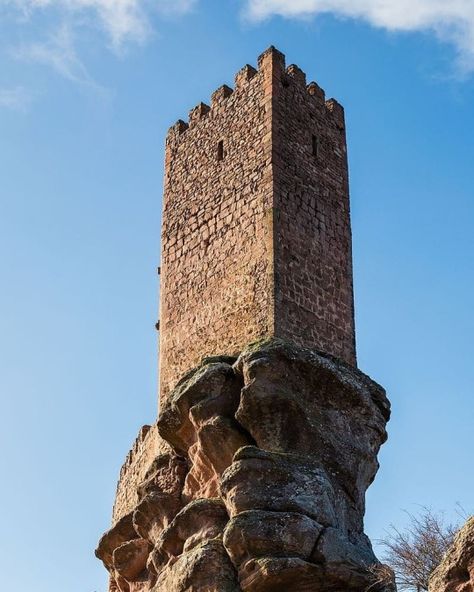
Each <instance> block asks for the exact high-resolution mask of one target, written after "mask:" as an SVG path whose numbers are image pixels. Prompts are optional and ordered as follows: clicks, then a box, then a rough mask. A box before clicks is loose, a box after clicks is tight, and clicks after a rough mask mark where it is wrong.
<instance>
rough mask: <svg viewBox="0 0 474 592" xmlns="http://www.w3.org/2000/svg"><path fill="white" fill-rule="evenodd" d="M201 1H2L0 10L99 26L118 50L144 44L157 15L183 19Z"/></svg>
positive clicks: (29, 16)
mask: <svg viewBox="0 0 474 592" xmlns="http://www.w3.org/2000/svg"><path fill="white" fill-rule="evenodd" d="M196 2H197V0H154V1H150V0H0V8H1V7H2V6H3V7H6V8H9V9H10V10H16V11H17V12H18V13H19V14H21V15H22V16H23V17H26V18H33V17H34V16H35V14H39V13H41V12H42V13H45V12H47V11H49V12H51V13H59V14H61V15H62V16H63V17H64V18H65V19H67V21H68V23H69V24H73V25H74V24H78V25H80V26H82V25H84V23H87V24H89V25H92V26H95V27H97V26H99V27H100V28H102V29H103V30H104V31H105V32H106V34H107V35H108V37H109V40H110V43H111V45H112V46H113V47H114V48H115V49H118V48H120V47H121V46H122V44H123V43H125V42H127V41H134V42H139V43H141V42H144V41H145V40H146V39H147V38H148V36H149V35H150V33H151V30H152V26H151V15H152V13H153V12H154V11H156V12H159V13H162V14H166V15H173V14H177V15H181V14H184V13H186V12H188V11H190V10H191V9H192V8H193V6H194V5H195V4H196Z"/></svg>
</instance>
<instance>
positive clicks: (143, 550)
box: [113, 539, 151, 581]
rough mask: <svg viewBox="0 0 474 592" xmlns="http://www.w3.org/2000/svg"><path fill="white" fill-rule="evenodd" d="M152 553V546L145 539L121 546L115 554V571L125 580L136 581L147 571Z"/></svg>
mask: <svg viewBox="0 0 474 592" xmlns="http://www.w3.org/2000/svg"><path fill="white" fill-rule="evenodd" d="M150 551H151V548H150V544H149V543H148V541H145V540H143V539H135V540H133V541H129V542H128V543H124V544H123V545H120V547H117V549H115V551H114V553H113V564H114V569H115V571H116V572H117V573H118V574H119V575H121V576H122V577H123V578H124V579H125V580H129V581H134V580H136V579H137V578H139V577H140V576H141V575H142V574H143V572H144V571H145V569H146V562H147V559H148V555H149V554H150Z"/></svg>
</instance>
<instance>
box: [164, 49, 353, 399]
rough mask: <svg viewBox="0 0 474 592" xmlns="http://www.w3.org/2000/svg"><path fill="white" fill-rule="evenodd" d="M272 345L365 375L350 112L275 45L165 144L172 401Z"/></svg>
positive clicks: (167, 379)
mask: <svg viewBox="0 0 474 592" xmlns="http://www.w3.org/2000/svg"><path fill="white" fill-rule="evenodd" d="M270 337H277V338H278V337H280V338H284V339H290V340H292V341H294V342H295V343H297V344H299V345H303V346H306V347H311V348H315V349H318V350H321V351H325V352H328V353H330V354H333V355H336V356H338V357H340V358H342V359H343V360H345V361H346V362H348V363H349V364H352V365H355V364H356V354H355V336H354V311H353V293H352V256H351V228H350V216H349V191H348V170H347V154H346V138H345V124H344V112H343V109H342V107H341V106H340V105H339V104H338V103H337V102H336V101H335V100H333V99H331V100H329V101H325V97H324V91H323V90H322V89H321V88H320V87H319V86H318V85H317V84H316V83H314V82H312V83H311V84H309V85H307V84H306V77H305V74H304V73H303V72H302V71H301V70H300V69H299V68H298V67H297V66H289V67H288V68H286V67H285V57H284V55H283V54H281V53H280V52H279V51H277V50H276V49H274V48H273V47H272V48H270V49H268V50H267V51H266V52H264V53H263V54H262V55H261V56H260V57H259V60H258V70H256V69H254V68H253V67H252V66H248V65H247V66H245V67H244V68H243V69H242V70H241V71H240V72H238V73H237V75H236V79H235V88H234V90H232V89H230V88H229V87H227V86H223V87H221V88H219V89H218V90H217V91H216V92H215V93H214V94H213V95H212V101H211V107H208V106H207V105H205V104H203V103H201V104H200V105H198V106H197V107H195V108H194V109H193V110H192V111H191V112H190V116H189V123H184V122H183V121H178V123H177V124H176V125H174V126H173V127H172V128H171V129H170V131H169V133H168V137H167V139H166V165H165V191H164V200H163V228H162V259H161V304H160V395H161V397H162V399H163V400H164V398H166V396H167V393H168V392H169V391H170V389H172V388H173V387H174V385H175V384H176V382H177V380H178V379H179V378H180V377H181V376H182V375H183V374H184V373H185V372H186V371H187V370H189V368H191V367H193V366H195V365H196V364H197V363H198V362H199V360H200V359H201V358H202V357H203V356H209V355H217V354H222V353H227V354H229V355H232V354H235V353H238V352H239V351H241V350H242V349H243V348H244V347H245V345H246V344H248V343H250V342H252V341H255V340H256V339H261V338H270Z"/></svg>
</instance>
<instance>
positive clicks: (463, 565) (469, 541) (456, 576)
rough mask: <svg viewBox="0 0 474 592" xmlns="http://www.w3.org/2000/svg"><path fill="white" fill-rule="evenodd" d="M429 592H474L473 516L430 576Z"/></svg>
mask: <svg viewBox="0 0 474 592" xmlns="http://www.w3.org/2000/svg"><path fill="white" fill-rule="evenodd" d="M429 592H474V516H472V517H471V518H469V520H468V521H467V522H466V524H465V525H464V526H463V528H461V530H460V531H459V532H458V534H457V535H456V537H455V539H454V543H453V544H452V546H451V547H450V548H449V549H448V552H447V553H446V555H445V557H444V559H443V561H442V562H441V564H440V565H439V566H438V567H437V568H436V569H435V571H434V572H433V574H432V575H431V578H430V582H429Z"/></svg>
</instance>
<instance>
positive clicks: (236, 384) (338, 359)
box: [96, 47, 391, 592]
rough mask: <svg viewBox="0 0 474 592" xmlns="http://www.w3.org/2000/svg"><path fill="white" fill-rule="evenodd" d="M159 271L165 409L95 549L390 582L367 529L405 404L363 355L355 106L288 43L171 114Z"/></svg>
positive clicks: (151, 589) (124, 565)
mask: <svg viewBox="0 0 474 592" xmlns="http://www.w3.org/2000/svg"><path fill="white" fill-rule="evenodd" d="M160 275H161V290H160V318H159V322H158V324H157V327H158V328H159V339H160V348H159V370H160V381H159V382H160V384H159V392H160V394H159V396H160V410H159V416H158V420H157V421H156V422H155V423H154V424H153V425H152V426H144V427H143V428H142V429H141V430H140V432H139V436H138V438H137V440H136V442H135V444H134V446H133V448H132V450H131V451H130V453H129V455H128V456H127V459H126V462H125V464H124V465H123V467H122V470H121V473H120V478H119V483H118V486H117V495H116V500H115V504H114V509H113V517H112V527H111V529H110V530H109V531H107V532H106V533H105V535H104V536H103V537H102V539H101V540H100V543H99V547H98V549H97V551H96V554H97V556H98V557H99V558H100V559H101V560H102V561H103V563H104V565H105V567H106V568H107V570H108V571H109V573H110V587H109V590H110V592H334V590H344V591H353V592H365V591H366V590H367V589H371V590H373V592H377V591H382V590H385V589H386V586H388V588H387V589H389V588H390V585H391V584H390V582H387V580H386V579H385V580H384V581H382V580H379V579H378V577H377V573H379V571H380V570H379V567H380V564H379V563H378V561H377V559H376V557H375V556H374V554H373V551H372V548H371V545H370V541H369V540H368V538H367V537H366V535H365V534H364V530H363V516H364V511H365V492H366V489H367V487H368V486H369V485H370V484H371V483H372V481H373V479H374V477H375V474H376V472H377V469H378V462H377V454H378V451H379V448H380V446H381V444H382V443H383V442H384V441H385V439H386V431H385V425H386V422H387V421H388V419H389V416H390V404H389V402H388V400H387V398H386V395H385V392H384V390H383V389H382V387H380V386H379V385H378V384H376V383H375V382H373V381H372V380H371V379H370V378H369V377H368V376H366V375H365V374H363V373H362V372H361V371H359V370H358V369H357V362H356V350H355V328H354V303H353V302H354V301H353V279H352V252H351V225H350V208H349V182H348V165H347V148H346V129H345V120H344V111H343V108H342V107H341V105H340V104H339V103H337V102H336V101H335V100H334V99H330V100H326V99H325V94H324V91H323V90H322V89H321V88H320V87H319V86H318V85H317V84H316V83H315V82H311V83H310V84H307V81H306V76H305V74H304V72H302V71H301V70H300V69H299V68H298V67H297V66H295V65H291V66H288V67H287V66H286V64H285V56H284V55H283V54H282V53H280V52H279V51H278V50H276V49H275V48H274V47H270V48H269V49H268V50H267V51H265V52H264V53H263V54H261V55H260V57H259V58H258V64H257V68H253V67H252V66H249V65H247V66H245V67H244V68H243V69H242V70H240V71H239V72H238V73H237V75H236V77H235V86H234V89H231V88H230V87H228V86H222V87H221V88H219V89H218V90H216V91H215V92H214V93H213V95H212V98H211V104H210V106H208V105H206V104H204V103H200V104H199V105H198V106H197V107H195V108H194V109H192V110H191V112H190V114H189V121H188V122H184V121H182V120H180V121H178V122H177V123H176V124H175V125H174V126H172V127H171V128H170V130H169V132H168V135H167V138H166V159H165V183H164V198H163V222H162V253H161V263H160ZM384 573H385V574H386V573H387V570H385V572H384Z"/></svg>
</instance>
